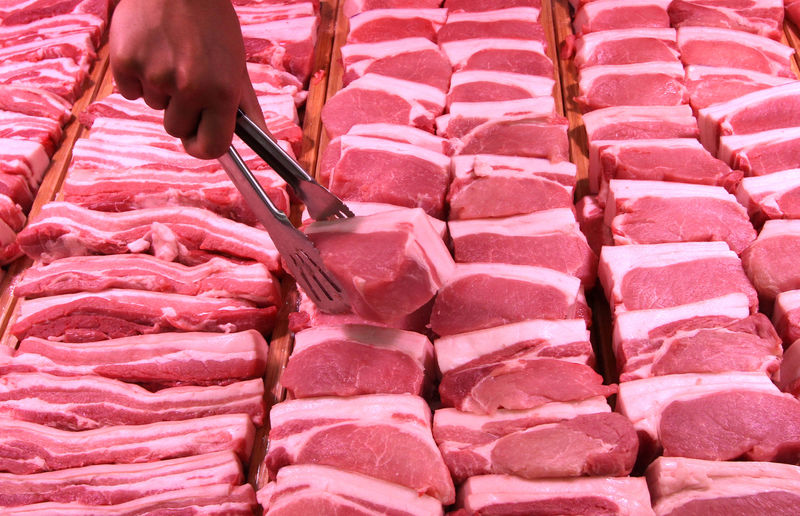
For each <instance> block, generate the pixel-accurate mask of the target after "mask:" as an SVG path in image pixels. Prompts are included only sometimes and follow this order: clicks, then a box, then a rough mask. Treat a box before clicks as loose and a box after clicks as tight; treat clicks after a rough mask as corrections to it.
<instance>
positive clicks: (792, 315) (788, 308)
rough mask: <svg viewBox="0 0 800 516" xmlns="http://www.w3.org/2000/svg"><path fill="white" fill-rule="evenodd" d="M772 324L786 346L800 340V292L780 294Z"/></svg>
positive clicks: (790, 291)
mask: <svg viewBox="0 0 800 516" xmlns="http://www.w3.org/2000/svg"><path fill="white" fill-rule="evenodd" d="M772 322H773V323H774V324H775V329H776V330H778V334H779V335H780V336H781V338H782V339H783V343H784V344H785V345H787V346H788V345H789V344H791V343H793V342H794V341H796V340H797V339H800V290H788V291H786V292H781V293H780V294H778V297H776V298H775V307H774V310H773V314H772Z"/></svg>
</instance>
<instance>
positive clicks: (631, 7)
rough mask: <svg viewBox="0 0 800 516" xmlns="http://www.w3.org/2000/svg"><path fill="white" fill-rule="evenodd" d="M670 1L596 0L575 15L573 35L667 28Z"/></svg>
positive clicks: (583, 6) (585, 5)
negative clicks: (618, 30) (615, 30)
mask: <svg viewBox="0 0 800 516" xmlns="http://www.w3.org/2000/svg"><path fill="white" fill-rule="evenodd" d="M669 4H670V1H669V0H595V1H591V2H588V1H587V2H586V3H585V4H583V5H582V6H581V7H580V8H579V9H578V10H577V12H576V13H575V17H574V19H573V22H572V26H573V28H574V29H575V33H576V34H587V33H589V32H597V31H606V30H611V29H633V28H668V27H669V16H668V15H667V7H668V6H669Z"/></svg>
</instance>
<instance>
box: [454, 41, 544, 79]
mask: <svg viewBox="0 0 800 516" xmlns="http://www.w3.org/2000/svg"><path fill="white" fill-rule="evenodd" d="M440 46H441V48H442V51H443V52H444V53H445V54H446V55H447V57H448V58H449V59H450V64H451V65H452V66H453V71H454V72H458V71H462V70H492V71H498V72H511V73H520V74H526V75H540V76H543V77H553V70H554V69H553V61H551V60H550V58H549V57H548V56H547V54H546V50H545V44H544V42H542V41H539V40H534V39H510V38H476V39H462V40H453V41H447V42H443V43H441V45H440Z"/></svg>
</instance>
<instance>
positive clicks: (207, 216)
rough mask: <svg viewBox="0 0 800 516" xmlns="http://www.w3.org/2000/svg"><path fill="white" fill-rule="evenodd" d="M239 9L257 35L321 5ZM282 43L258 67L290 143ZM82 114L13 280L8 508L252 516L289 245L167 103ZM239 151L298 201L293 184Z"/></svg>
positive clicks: (4, 396) (288, 82) (277, 127)
mask: <svg viewBox="0 0 800 516" xmlns="http://www.w3.org/2000/svg"><path fill="white" fill-rule="evenodd" d="M65 3H66V2H65ZM237 10H240V11H241V13H240V14H241V15H242V16H243V18H244V16H245V14H246V15H247V17H248V18H247V19H243V20H242V21H243V25H245V26H247V27H249V28H250V29H253V28H254V27H255V26H257V25H259V24H264V25H269V26H270V27H271V26H272V25H270V23H274V22H275V20H280V21H285V20H294V19H300V18H307V17H310V18H311V20H312V21H311V25H312V26H316V23H317V22H316V19H317V15H316V14H315V12H314V6H313V4H312V3H310V2H308V3H301V4H294V5H292V6H281V5H278V4H276V5H269V4H262V3H260V2H258V3H253V4H252V5H251V4H248V3H246V2H237ZM287 23H288V22H287ZM298 23H300V22H298ZM305 23H306V21H305V20H303V21H302V24H305ZM256 32H257V31H256ZM307 32H308V31H307ZM312 33H313V31H312V32H308V34H312ZM293 37H302V31H299V30H298V31H295V33H294V34H293ZM309 37H310V36H309ZM253 39H254V38H249V39H248V42H249V44H252V41H251V40H253ZM255 39H257V38H255ZM265 41H266V40H265ZM309 41H311V43H309V44H310V45H311V46H312V48H313V39H309ZM280 42H284V41H283V40H281V41H280ZM289 47H291V48H289ZM262 50H263V49H262ZM265 52H266V50H264V51H263V52H262V53H261V54H258V55H259V56H261V57H263V56H265V55H267V54H265ZM273 52H274V54H275V55H279V56H281V59H283V58H284V57H285V59H284V60H278V62H277V64H278V65H279V66H278V67H273V66H271V65H269V64H265V63H263V62H251V63H249V64H248V69H249V72H250V74H251V78H252V81H253V83H254V86H255V88H256V91H257V93H258V96H259V101H260V104H261V106H262V108H263V109H264V112H265V118H266V119H267V123H268V126H269V128H270V130H271V131H272V133H273V134H276V135H278V137H279V138H284V139H282V140H281V142H280V143H281V145H283V146H284V148H285V149H286V150H287V151H288V152H290V153H291V152H292V145H296V144H298V143H299V142H300V137H301V134H300V128H299V125H298V122H299V120H298V115H297V106H298V105H300V104H301V103H302V102H303V100H304V99H305V96H306V92H305V91H303V82H302V81H303V80H304V79H305V78H307V75H308V70H307V67H308V66H309V63H310V53H309V52H310V51H309V50H308V49H305V47H304V46H302V45H287V46H286V48H284V47H281V48H278V47H275V48H274V49H273ZM248 55H249V56H250V57H251V58H252V59H256V58H255V57H253V55H251V54H250V52H249V53H248ZM262 61H263V59H262ZM295 62H297V63H300V64H299V65H297V67H295V66H294V64H293V63H295ZM284 68H287V69H289V70H291V71H292V72H294V73H295V74H296V75H292V74H291V73H289V72H287V71H286V70H284ZM82 115H83V116H82V117H81V120H82V122H84V123H85V124H86V125H87V127H89V128H90V130H89V132H88V137H87V138H83V139H81V140H80V141H79V142H78V143H77V144H76V146H75V148H74V149H73V159H72V162H71V164H70V168H69V171H68V173H67V179H66V181H65V187H64V191H63V197H62V200H60V201H58V202H51V203H49V204H47V205H45V206H44V207H43V209H42V211H41V213H40V214H39V216H38V217H37V218H36V219H35V220H33V221H32V222H31V223H30V224H29V225H28V227H27V228H26V229H25V230H24V231H23V232H22V233H21V234H20V236H19V240H18V242H19V245H20V247H21V249H22V250H23V251H24V252H25V253H26V254H28V255H29V256H30V257H31V258H33V259H35V260H36V262H35V263H34V265H33V266H32V267H31V268H29V269H28V270H27V271H26V272H25V273H24V275H23V277H21V278H20V280H19V282H18V283H17V285H16V287H17V290H16V291H15V293H16V295H17V296H19V297H20V298H24V299H22V300H21V301H20V302H19V311H18V316H17V317H16V319H15V322H14V325H13V328H12V329H11V333H12V334H13V335H14V336H15V337H17V339H19V341H20V345H19V348H18V349H17V350H15V351H10V350H9V351H8V352H6V353H4V354H3V357H2V360H1V362H2V364H1V365H0V370H2V376H1V377H0V440H2V442H3V444H2V447H4V448H5V449H9V450H10V449H14V450H15V452H14V453H4V454H2V455H3V457H2V459H0V469H2V471H4V472H6V473H3V474H2V475H0V476H2V480H0V482H1V483H2V484H3V485H4V488H3V489H2V492H3V494H2V495H0V505H2V506H4V507H5V508H4V511H5V512H9V513H16V512H14V511H17V512H19V513H25V512H38V513H54V514H55V513H60V512H61V511H63V510H70V511H79V512H82V513H90V512H94V511H95V509H93V508H92V507H94V506H99V505H103V506H108V507H104V508H102V509H97V510H101V511H112V512H115V513H131V514H133V513H137V514H138V513H149V512H153V511H165V510H166V511H185V510H193V511H198V512H203V513H214V514H252V511H253V509H254V507H255V505H256V499H255V493H254V491H253V489H252V488H251V487H250V486H249V485H242V484H243V482H244V467H245V466H246V465H247V461H248V460H249V458H250V453H251V450H252V445H253V440H254V436H255V429H256V428H257V427H258V426H261V425H262V424H263V423H264V421H265V419H266V413H265V405H264V385H263V380H262V377H263V374H264V370H265V366H266V354H267V342H266V340H265V337H266V336H269V334H270V332H271V331H272V328H273V326H274V322H275V316H276V312H277V306H279V305H280V303H281V292H280V286H279V278H280V275H281V270H280V263H279V256H278V253H277V251H276V250H275V248H274V246H272V244H271V241H270V239H269V236H268V234H267V233H266V232H265V231H264V230H263V229H262V228H261V227H259V226H258V224H257V223H256V220H255V217H254V216H253V214H252V213H251V212H250V210H249V209H248V208H247V206H246V205H245V204H244V201H243V199H242V197H241V195H240V194H239V193H238V192H237V191H236V189H235V188H234V186H233V185H232V184H231V183H230V181H228V180H227V179H226V176H225V173H224V171H223V170H222V169H221V167H220V166H219V164H218V163H217V162H216V161H202V160H197V159H194V158H191V157H189V156H188V155H186V154H185V152H184V151H183V149H182V147H181V145H180V142H179V141H178V140H176V139H174V138H171V137H169V136H167V135H166V134H165V133H164V130H163V128H162V126H161V113H159V112H156V111H153V110H151V109H150V108H148V107H147V106H146V105H145V104H144V103H143V102H141V101H138V102H130V101H127V100H124V99H123V98H122V97H121V96H119V95H118V94H112V95H109V96H108V97H106V98H104V99H103V100H101V101H99V102H96V103H94V104H92V105H91V106H90V107H89V108H88V109H87V110H86V112H85V113H83V114H82ZM240 152H241V153H242V154H243V157H244V159H245V160H246V161H247V162H248V163H249V164H250V166H251V168H252V169H253V170H254V173H255V175H256V176H257V177H258V178H259V180H260V181H261V182H262V184H263V186H264V187H265V189H266V190H267V192H268V195H269V196H270V198H271V199H273V201H274V202H275V204H276V205H278V206H279V207H280V208H281V209H283V210H285V211H288V210H289V198H288V194H287V191H286V188H285V184H284V183H283V182H282V181H281V180H280V179H279V178H278V177H277V175H275V174H274V172H273V171H271V170H269V169H268V168H267V167H266V165H265V164H264V163H263V162H262V161H261V160H259V159H258V158H257V157H256V156H255V155H254V154H253V153H252V152H250V151H247V152H245V151H244V150H240Z"/></svg>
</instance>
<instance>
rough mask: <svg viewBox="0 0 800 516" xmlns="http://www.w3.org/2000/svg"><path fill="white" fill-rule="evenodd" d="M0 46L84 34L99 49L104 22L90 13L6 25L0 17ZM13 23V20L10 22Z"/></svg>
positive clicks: (63, 15)
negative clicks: (87, 35)
mask: <svg viewBox="0 0 800 516" xmlns="http://www.w3.org/2000/svg"><path fill="white" fill-rule="evenodd" d="M0 18H3V19H4V22H3V23H2V24H0V45H3V46H5V45H13V44H15V43H23V42H26V41H33V40H42V39H47V38H50V37H53V36H60V35H65V34H75V33H86V34H89V35H90V36H91V38H92V43H93V44H94V45H95V47H98V48H99V47H100V43H101V38H102V36H103V31H104V30H105V27H106V20H104V19H103V18H100V17H98V16H96V15H94V14H90V13H77V12H73V13H68V14H51V15H50V16H45V17H43V18H39V19H37V20H31V21H29V22H24V23H11V24H8V23H7V22H6V20H9V18H10V16H9V17H3V16H0ZM12 22H13V20H12Z"/></svg>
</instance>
